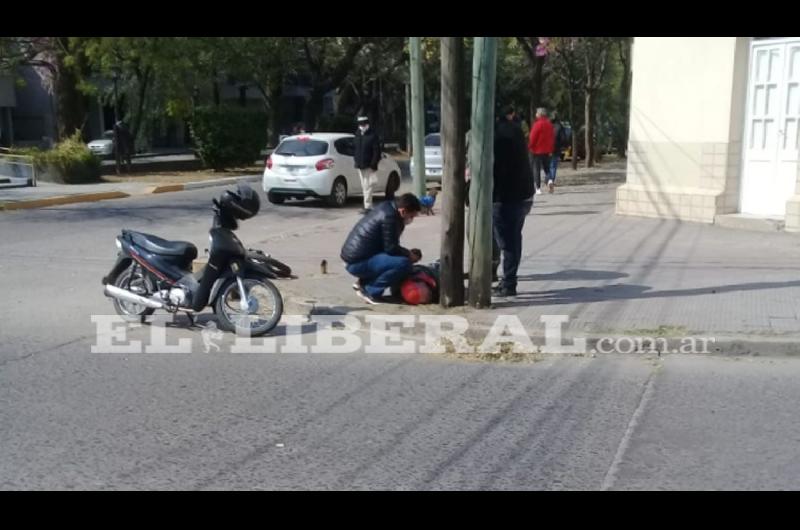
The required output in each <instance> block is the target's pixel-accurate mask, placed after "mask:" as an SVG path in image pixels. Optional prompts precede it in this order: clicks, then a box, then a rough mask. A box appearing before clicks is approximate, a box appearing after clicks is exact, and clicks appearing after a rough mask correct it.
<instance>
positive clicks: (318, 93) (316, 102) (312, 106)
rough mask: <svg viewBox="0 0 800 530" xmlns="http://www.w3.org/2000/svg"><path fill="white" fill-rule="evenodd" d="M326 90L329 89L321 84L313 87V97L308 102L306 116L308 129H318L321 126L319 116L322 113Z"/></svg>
mask: <svg viewBox="0 0 800 530" xmlns="http://www.w3.org/2000/svg"><path fill="white" fill-rule="evenodd" d="M325 92H327V90H326V89H325V88H324V87H321V86H319V85H317V86H315V87H313V88H312V89H311V97H310V98H309V100H308V101H307V102H306V111H305V118H304V121H305V126H306V130H307V131H316V130H317V128H318V127H319V123H318V122H319V116H320V114H322V106H323V101H324V99H325Z"/></svg>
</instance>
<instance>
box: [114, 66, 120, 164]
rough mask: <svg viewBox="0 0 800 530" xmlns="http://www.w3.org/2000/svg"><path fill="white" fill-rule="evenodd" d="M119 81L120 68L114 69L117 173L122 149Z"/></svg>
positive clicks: (115, 158)
mask: <svg viewBox="0 0 800 530" xmlns="http://www.w3.org/2000/svg"><path fill="white" fill-rule="evenodd" d="M117 81H119V70H117V69H116V68H115V69H114V160H115V161H116V167H117V175H119V174H120V151H119V127H117V123H118V122H119V92H118V91H117Z"/></svg>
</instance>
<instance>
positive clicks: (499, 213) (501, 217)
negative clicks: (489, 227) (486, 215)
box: [492, 200, 533, 289]
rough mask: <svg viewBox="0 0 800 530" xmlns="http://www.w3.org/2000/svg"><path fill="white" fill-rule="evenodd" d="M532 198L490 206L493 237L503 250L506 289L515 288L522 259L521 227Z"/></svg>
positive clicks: (528, 211) (531, 203) (529, 208)
mask: <svg viewBox="0 0 800 530" xmlns="http://www.w3.org/2000/svg"><path fill="white" fill-rule="evenodd" d="M532 206H533V200H527V201H519V202H496V203H494V205H493V206H492V208H493V209H492V221H493V222H494V239H495V241H496V242H497V245H498V246H499V247H500V250H501V251H502V252H503V282H502V286H503V287H506V288H507V289H516V288H517V270H518V269H519V263H520V261H521V260H522V227H523V226H524V225H525V217H527V215H528V214H529V213H530V211H531V207H532Z"/></svg>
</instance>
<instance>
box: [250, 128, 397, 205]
mask: <svg viewBox="0 0 800 530" xmlns="http://www.w3.org/2000/svg"><path fill="white" fill-rule="evenodd" d="M354 153H355V144H354V136H353V135H352V134H346V133H310V134H300V135H295V136H289V137H287V138H284V139H283V141H281V142H280V143H279V144H278V147H276V148H275V151H273V153H272V154H271V155H270V156H269V157H267V160H266V167H265V168H264V179H263V188H264V192H265V193H266V194H267V199H268V200H269V202H271V203H273V204H282V203H283V202H284V201H285V200H286V199H289V198H295V199H306V198H308V197H315V198H323V199H325V200H326V201H327V202H328V204H330V205H331V206H337V207H342V206H344V205H345V203H346V202H347V198H348V197H351V196H363V192H362V190H361V179H360V177H359V174H358V170H357V169H356V167H355V161H354V160H353V155H354ZM377 177H378V183H377V184H376V186H375V188H374V193H375V194H376V195H380V194H392V193H393V192H394V191H396V190H397V189H398V188H399V187H400V167H399V166H398V165H397V162H396V161H395V160H394V159H393V158H391V157H390V156H389V155H387V154H386V153H382V154H381V160H380V162H379V164H378V174H377Z"/></svg>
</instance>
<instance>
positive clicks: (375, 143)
mask: <svg viewBox="0 0 800 530" xmlns="http://www.w3.org/2000/svg"><path fill="white" fill-rule="evenodd" d="M354 143H355V153H354V156H353V159H354V160H355V164H356V169H358V175H359V177H360V178H361V190H362V191H363V193H364V209H363V210H361V213H362V214H365V213H367V212H369V211H370V210H371V209H372V192H373V188H374V186H375V184H377V182H378V175H377V172H378V163H379V162H380V160H381V142H380V139H379V138H378V135H377V134H375V132H374V131H373V130H372V128H370V125H369V118H367V117H366V116H361V117H360V118H358V130H357V131H356V137H355V139H354Z"/></svg>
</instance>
